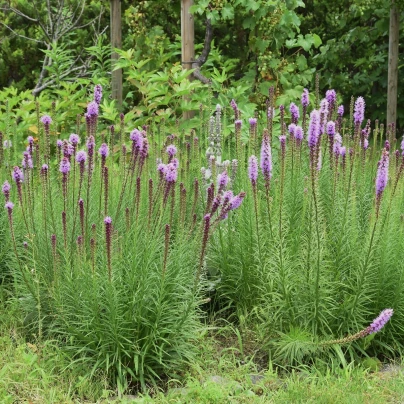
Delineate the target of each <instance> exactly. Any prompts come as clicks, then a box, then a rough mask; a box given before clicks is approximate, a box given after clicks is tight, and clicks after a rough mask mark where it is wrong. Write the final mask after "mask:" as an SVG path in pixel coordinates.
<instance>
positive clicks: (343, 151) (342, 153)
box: [339, 146, 346, 157]
mask: <svg viewBox="0 0 404 404" xmlns="http://www.w3.org/2000/svg"><path fill="white" fill-rule="evenodd" d="M339 154H340V156H342V157H344V156H345V155H346V147H345V146H342V147H340V149H339Z"/></svg>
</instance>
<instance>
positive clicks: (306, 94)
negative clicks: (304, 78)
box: [301, 88, 310, 108]
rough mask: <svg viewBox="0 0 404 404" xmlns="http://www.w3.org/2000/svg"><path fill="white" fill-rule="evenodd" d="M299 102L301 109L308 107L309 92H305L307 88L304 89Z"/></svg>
mask: <svg viewBox="0 0 404 404" xmlns="http://www.w3.org/2000/svg"><path fill="white" fill-rule="evenodd" d="M301 102H302V105H303V107H306V108H307V107H308V106H309V104H310V100H309V90H307V88H305V89H304V90H303V93H302V98H301Z"/></svg>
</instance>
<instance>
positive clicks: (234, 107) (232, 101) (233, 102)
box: [230, 100, 238, 112]
mask: <svg viewBox="0 0 404 404" xmlns="http://www.w3.org/2000/svg"><path fill="white" fill-rule="evenodd" d="M230 106H231V108H232V109H233V111H234V112H237V110H238V107H237V103H236V101H235V100H231V101H230Z"/></svg>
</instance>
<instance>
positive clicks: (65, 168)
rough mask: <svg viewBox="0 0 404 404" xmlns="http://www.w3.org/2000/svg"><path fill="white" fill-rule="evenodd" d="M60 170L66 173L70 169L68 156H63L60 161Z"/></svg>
mask: <svg viewBox="0 0 404 404" xmlns="http://www.w3.org/2000/svg"><path fill="white" fill-rule="evenodd" d="M59 171H60V172H61V173H62V174H65V175H66V174H67V173H68V172H69V171H70V163H69V159H68V158H67V157H63V159H62V161H61V162H60V166H59Z"/></svg>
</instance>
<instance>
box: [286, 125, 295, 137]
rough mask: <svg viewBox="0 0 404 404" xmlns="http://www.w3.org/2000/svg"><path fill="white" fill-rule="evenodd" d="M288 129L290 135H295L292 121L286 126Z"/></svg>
mask: <svg viewBox="0 0 404 404" xmlns="http://www.w3.org/2000/svg"><path fill="white" fill-rule="evenodd" d="M288 130H289V133H290V135H291V136H295V130H296V125H295V124H294V123H291V124H290V125H289V126H288Z"/></svg>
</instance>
